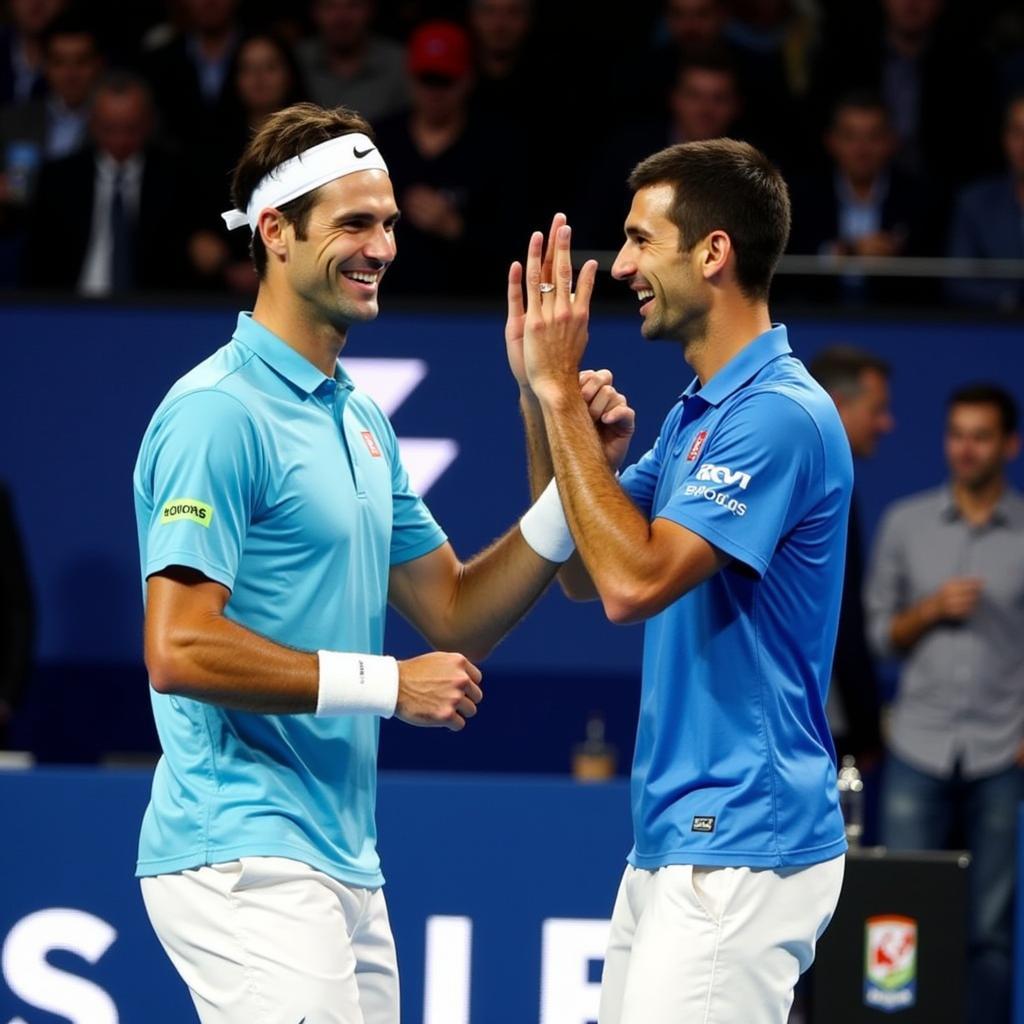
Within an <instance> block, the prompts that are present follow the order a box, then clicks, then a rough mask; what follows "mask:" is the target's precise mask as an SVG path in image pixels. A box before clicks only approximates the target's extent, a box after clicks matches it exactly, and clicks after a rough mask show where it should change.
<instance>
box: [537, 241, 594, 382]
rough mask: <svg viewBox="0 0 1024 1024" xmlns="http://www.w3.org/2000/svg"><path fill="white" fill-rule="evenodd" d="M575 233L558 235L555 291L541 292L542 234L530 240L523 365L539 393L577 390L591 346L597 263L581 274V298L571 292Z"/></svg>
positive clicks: (578, 286) (578, 287) (590, 262)
mask: <svg viewBox="0 0 1024 1024" xmlns="http://www.w3.org/2000/svg"><path fill="white" fill-rule="evenodd" d="M570 235H571V230H570V228H569V226H568V225H567V224H563V225H561V226H560V227H559V228H558V229H557V231H556V232H555V258H554V266H553V281H552V282H546V281H545V282H544V283H546V284H547V283H553V284H554V289H553V295H554V301H553V302H552V301H551V294H552V293H550V292H549V293H546V294H545V293H542V292H541V283H542V281H544V278H543V272H544V265H543V264H544V261H543V255H542V246H543V241H544V239H543V236H542V235H541V233H540V232H539V231H537V232H534V234H533V235H532V237H531V238H530V247H529V250H528V253H527V258H526V321H525V327H524V332H523V366H524V369H525V371H526V379H527V381H528V382H529V385H530V387H531V388H532V389H533V391H534V393H535V394H536V395H537V396H538V398H540V397H542V396H541V391H542V390H545V391H552V393H553V390H554V389H557V390H558V391H560V392H563V393H564V392H565V391H567V390H568V389H569V388H570V387H576V386H577V381H578V376H577V374H578V370H579V363H580V359H581V358H582V356H583V352H584V350H585V349H586V347H587V338H588V325H589V320H590V298H591V296H592V294H593V292H594V281H595V279H596V277H597V262H596V261H595V260H588V261H587V262H586V263H585V264H584V265H583V268H582V269H581V270H580V274H579V280H578V281H577V284H576V294H575V296H573V291H572V285H573V282H572V255H571V252H570V247H569V240H570Z"/></svg>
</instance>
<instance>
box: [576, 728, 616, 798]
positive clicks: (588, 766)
mask: <svg viewBox="0 0 1024 1024" xmlns="http://www.w3.org/2000/svg"><path fill="white" fill-rule="evenodd" d="M615 762H616V752H615V747H613V746H612V745H611V744H610V743H609V742H608V741H607V740H606V739H605V734H604V718H603V717H602V715H601V714H600V712H597V711H592V712H591V713H590V716H589V717H588V718H587V738H586V740H584V741H583V742H582V743H578V744H576V746H575V747H574V748H573V752H572V774H573V778H575V779H576V780H577V781H578V782H606V781H607V780H608V779H612V778H614V777H615Z"/></svg>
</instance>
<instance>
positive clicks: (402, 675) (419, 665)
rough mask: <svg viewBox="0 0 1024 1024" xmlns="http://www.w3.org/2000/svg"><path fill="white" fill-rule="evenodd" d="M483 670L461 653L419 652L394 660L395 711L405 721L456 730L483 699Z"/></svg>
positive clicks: (471, 714)
mask: <svg viewBox="0 0 1024 1024" xmlns="http://www.w3.org/2000/svg"><path fill="white" fill-rule="evenodd" d="M481 679H483V673H482V672H481V671H480V669H478V668H477V667H476V665H474V664H473V663H472V662H471V661H469V659H468V658H464V657H463V656H462V655H461V654H449V653H446V652H436V653H434V654H421V655H420V656H419V657H418V658H409V659H408V660H406V661H400V662H399V663H398V703H397V705H396V707H395V715H396V717H398V718H400V719H401V720H402V721H403V722H405V723H407V724H408V725H422V726H428V727H429V726H433V727H435V728H437V727H443V728H445V729H451V730H453V731H454V732H458V730H459V729H464V728H465V727H466V719H467V718H472V717H473V716H474V715H475V714H476V709H477V705H478V704H479V703H480V701H482V700H483V699H484V694H483V690H481V689H480V680H481Z"/></svg>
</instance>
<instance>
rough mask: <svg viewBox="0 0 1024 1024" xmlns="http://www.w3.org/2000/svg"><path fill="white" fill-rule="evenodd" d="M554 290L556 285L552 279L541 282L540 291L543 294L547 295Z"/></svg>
mask: <svg viewBox="0 0 1024 1024" xmlns="http://www.w3.org/2000/svg"><path fill="white" fill-rule="evenodd" d="M554 290H555V286H554V285H553V284H552V283H551V282H550V281H541V283H540V293H541V295H547V294H548V293H549V292H553V291H554Z"/></svg>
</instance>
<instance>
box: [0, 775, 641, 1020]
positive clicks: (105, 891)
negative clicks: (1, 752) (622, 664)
mask: <svg viewBox="0 0 1024 1024" xmlns="http://www.w3.org/2000/svg"><path fill="white" fill-rule="evenodd" d="M149 784H150V777H149V775H148V774H143V773H134V772H132V773H127V772H126V773H111V772H100V771H95V770H81V771H67V770H63V771H57V770H36V771H31V772H9V771H8V772H5V771H2V770H0V820H3V821H4V823H5V828H6V829H9V832H5V835H6V836H7V838H6V839H5V841H4V842H3V843H0V947H5V948H4V956H3V958H2V961H3V975H2V976H0V1021H2V1022H4V1024H6V1022H7V1021H11V1020H12V1018H14V1017H15V1016H16V1015H20V1017H21V1018H22V1019H23V1020H24V1021H27V1022H28V1024H67V1021H68V1020H69V1019H70V1020H72V1021H73V1022H74V1024H117V1021H118V1020H120V1021H123V1022H125V1024H185V1022H187V1021H192V1020H195V1019H196V1018H195V1015H194V1012H193V1011H192V1009H191V1001H190V999H189V998H188V995H187V993H186V990H185V988H184V986H183V985H182V984H181V982H180V981H179V979H178V977H177V975H176V974H175V973H174V970H173V969H172V967H171V965H170V963H169V962H168V960H167V959H166V957H165V956H164V954H163V951H162V950H161V949H160V946H159V945H158V943H157V940H156V937H155V936H154V935H153V932H152V929H151V928H150V926H149V922H148V920H147V919H146V916H145V911H144V909H143V906H142V900H141V898H140V895H139V890H138V885H137V883H136V881H135V880H134V878H133V877H132V876H133V872H134V862H135V850H136V847H137V843H138V830H139V823H140V821H141V819H142V812H143V810H144V808H145V805H146V802H147V800H148V798H149ZM378 824H379V833H380V837H381V840H380V841H381V851H382V859H383V862H384V871H385V874H386V875H387V879H388V884H387V887H386V892H387V898H388V903H389V910H390V916H391V922H392V929H393V932H394V934H395V939H396V943H397V946H398V956H399V965H400V971H401V980H402V1005H403V1013H402V1019H403V1020H404V1021H408V1022H409V1024H471V1022H481V1024H528V1022H530V1021H537V1020H538V1018H539V1010H540V1005H541V970H542V934H543V931H544V923H545V921H549V920H550V919H558V920H560V921H566V920H569V921H580V920H582V921H583V922H584V927H587V926H591V927H592V928H593V929H594V930H595V931H596V933H597V941H596V943H592V945H594V948H593V961H594V962H593V964H592V965H591V969H590V970H589V971H588V960H590V959H591V958H590V957H582V958H581V957H580V956H577V957H575V966H576V967H577V969H578V972H579V975H580V978H579V980H578V982H577V983H576V984H575V985H572V984H570V988H571V989H572V990H573V991H576V992H579V990H580V989H581V988H586V989H587V992H589V995H590V998H592V999H594V1000H595V1006H596V993H597V986H596V984H594V983H596V982H598V981H599V980H600V966H601V964H600V961H601V957H602V956H603V950H604V938H603V933H602V931H601V928H602V922H604V921H605V920H606V919H607V918H608V917H609V916H610V914H611V907H612V903H613V901H614V898H615V891H616V887H617V884H618V880H619V877H620V875H621V873H622V870H623V867H624V864H625V857H626V854H627V852H628V850H629V846H630V842H631V840H630V825H629V807H628V801H627V793H626V786H625V785H624V784H623V783H621V782H615V783H610V784H607V785H599V786H590V787H588V786H582V785H575V784H573V783H570V782H567V781H566V782H558V781H552V780H544V781H541V780H535V779H534V780H530V779H522V778H519V779H514V778H512V779H508V780H507V781H502V780H495V779H488V778H473V779H468V778H465V777H463V778H445V777H440V776H438V777H420V778H417V777H412V776H392V777H387V776H385V777H383V778H382V780H381V785H380V798H379V806H378ZM58 908H64V909H66V910H70V911H72V912H73V913H74V916H73V917H71V918H65V919H64V920H63V921H62V920H61V919H60V918H58V917H55V916H53V915H52V914H47V913H46V912H52V911H53V910H54V909H58ZM40 912H44V916H42V917H35V918H33V917H32V915H38V914H40ZM85 915H88V916H87V917H86V916H85ZM436 916H440V917H448V918H453V917H454V918H460V919H462V921H461V922H460V927H461V928H463V929H466V928H467V927H468V932H469V935H468V937H469V939H470V943H469V951H468V957H467V958H464V957H463V956H462V955H461V954H460V952H459V950H458V949H455V948H451V947H448V948H440V949H435V950H434V954H435V956H434V962H435V965H436V966H441V967H442V968H447V969H448V970H450V971H454V973H455V975H456V976H460V975H464V976H465V977H466V978H467V979H468V986H469V1011H470V1012H469V1015H468V1016H465V1017H462V1018H461V1019H460V1018H459V1016H458V1015H456V1016H452V1015H448V1016H434V1017H433V1018H428V1017H426V1016H425V1014H424V1009H423V1000H424V988H425V976H426V966H427V941H426V934H427V921H428V919H429V918H431V917H436ZM47 917H50V918H51V919H50V920H49V921H48V920H47ZM26 919H28V923H27V929H31V930H26V931H22V932H21V934H20V935H19V934H18V933H16V932H14V929H15V928H16V926H17V925H18V924H19V922H25V921H26ZM103 931H107V936H106V939H105V940H104V941H101V942H99V943H98V945H100V946H102V949H101V950H99V952H98V955H97V953H96V951H95V950H94V952H93V953H91V954H89V955H85V954H84V953H83V952H82V950H83V949H86V948H87V947H88V945H89V941H88V937H89V936H90V935H91V934H93V933H95V932H103ZM12 932H13V933H14V937H13V939H12V938H11V936H12ZM101 938H102V936H101ZM555 938H557V936H556V937H555ZM559 945H560V947H561V948H562V950H563V952H565V951H566V945H565V943H564V942H563V943H561V944H558V943H557V942H554V940H553V939H552V938H551V937H550V934H549V940H548V944H547V952H548V954H549V955H551V954H552V953H556V954H557V952H558V947H559ZM568 948H569V951H571V949H572V948H574V947H573V946H572V945H571V944H570V946H569V947H568ZM552 962H553V964H554V966H555V967H556V970H557V966H558V965H557V962H556V961H552ZM44 972H46V973H44ZM58 972H59V973H58ZM69 976H70V977H71V979H72V981H78V979H83V981H84V982H87V983H88V986H89V988H88V991H85V990H83V989H81V988H80V989H79V990H78V991H77V992H69V991H66V985H67V983H68V978H69ZM588 978H589V985H588ZM557 980H560V981H561V982H562V985H563V988H564V987H565V985H566V984H567V983H569V982H571V978H566V977H563V976H561V973H560V972H559V973H558V978H557ZM79 984H80V985H81V984H82V982H81V981H79ZM452 984H453V981H452V977H451V976H449V979H448V987H449V988H450V987H451V986H452ZM456 985H457V983H456ZM97 990H100V991H99V995H97ZM566 995H568V993H566ZM46 998H49V999H54V1000H59V1002H58V1003H56V1005H54V1004H51V1006H50V1009H51V1010H53V1011H55V1012H45V1007H44V1005H43V1004H44V1001H45V999H46ZM104 998H105V999H106V1000H108V1001H109V1002H110V1003H112V1004H113V1008H114V1009H115V1011H116V1015H111V1014H110V1013H109V1012H106V1013H105V1012H104V1011H103V1006H102V1005H101V1004H102V1001H103V999H104ZM549 998H552V999H553V1001H554V1000H557V1002H558V1005H561V1006H562V1008H563V1010H564V1009H565V1008H566V1007H567V1006H571V1002H569V1001H568V1000H567V999H566V998H565V997H564V996H563V998H561V999H558V993H557V992H555V993H552V994H551V995H550V996H549ZM584 998H586V993H584ZM58 1007H61V1008H62V1009H63V1012H60V1010H58ZM107 1009H108V1010H109V1009H110V1007H107ZM552 1009H554V1007H552ZM76 1010H77V1012H76ZM589 1019H591V1018H589V1017H587V1016H584V1015H581V1014H579V1013H577V1014H573V1013H572V1012H561V1013H549V1014H548V1015H547V1016H546V1017H545V1018H544V1021H543V1024H586V1021H587V1020H589Z"/></svg>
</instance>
